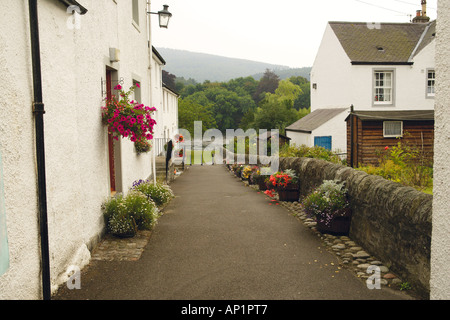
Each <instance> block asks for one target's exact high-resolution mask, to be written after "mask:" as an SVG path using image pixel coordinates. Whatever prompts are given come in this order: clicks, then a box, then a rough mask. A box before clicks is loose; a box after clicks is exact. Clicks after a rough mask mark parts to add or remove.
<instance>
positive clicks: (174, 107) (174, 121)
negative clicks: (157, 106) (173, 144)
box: [162, 88, 178, 138]
mask: <svg viewBox="0 0 450 320" xmlns="http://www.w3.org/2000/svg"><path fill="white" fill-rule="evenodd" d="M162 93H163V124H164V127H167V129H168V130H169V131H168V132H169V135H170V137H171V138H173V137H174V136H175V135H176V134H178V96H177V95H176V94H175V93H173V92H172V91H171V90H169V89H167V88H163V90H162Z"/></svg>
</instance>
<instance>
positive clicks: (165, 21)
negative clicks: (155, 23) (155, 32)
mask: <svg viewBox="0 0 450 320" xmlns="http://www.w3.org/2000/svg"><path fill="white" fill-rule="evenodd" d="M163 7H164V8H163V9H162V10H161V11H158V12H147V13H148V14H157V15H158V16H159V27H160V28H166V29H167V26H168V25H169V20H170V18H171V17H172V14H171V13H170V12H169V10H168V9H169V6H168V5H164V6H163Z"/></svg>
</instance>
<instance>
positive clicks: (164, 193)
mask: <svg viewBox="0 0 450 320" xmlns="http://www.w3.org/2000/svg"><path fill="white" fill-rule="evenodd" d="M133 189H134V190H137V191H140V192H142V193H143V194H144V195H146V196H147V198H148V199H150V200H152V201H153V202H154V203H155V204H156V205H157V206H158V207H160V206H162V205H165V204H166V203H168V202H169V201H170V200H171V199H172V198H173V197H174V194H173V192H172V189H171V188H170V187H169V186H168V185H165V184H161V183H157V184H153V183H152V182H150V181H143V180H139V181H136V182H135V183H133Z"/></svg>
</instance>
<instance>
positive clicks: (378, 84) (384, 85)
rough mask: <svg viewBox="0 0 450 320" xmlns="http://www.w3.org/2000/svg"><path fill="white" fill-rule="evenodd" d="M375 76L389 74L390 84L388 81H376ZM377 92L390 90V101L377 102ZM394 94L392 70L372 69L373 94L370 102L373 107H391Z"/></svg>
mask: <svg viewBox="0 0 450 320" xmlns="http://www.w3.org/2000/svg"><path fill="white" fill-rule="evenodd" d="M377 74H385V75H386V74H390V77H391V79H390V83H389V82H388V80H386V78H385V77H383V78H384V79H377ZM378 90H380V91H381V90H390V100H388V101H379V100H377V97H378V96H379V94H378ZM394 93H395V70H392V69H374V70H373V94H372V102H373V105H374V106H380V105H381V106H392V105H394Z"/></svg>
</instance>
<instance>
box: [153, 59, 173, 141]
mask: <svg viewBox="0 0 450 320" xmlns="http://www.w3.org/2000/svg"><path fill="white" fill-rule="evenodd" d="M152 56H153V59H152V97H153V98H152V99H153V101H152V103H153V106H154V107H155V108H156V112H155V119H156V122H157V126H156V128H155V138H169V137H166V136H165V135H164V126H165V123H164V101H163V94H162V92H163V84H162V69H163V67H164V64H163V62H162V61H161V60H159V59H158V57H157V56H156V55H155V54H154V53H153V54H152Z"/></svg>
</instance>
